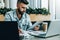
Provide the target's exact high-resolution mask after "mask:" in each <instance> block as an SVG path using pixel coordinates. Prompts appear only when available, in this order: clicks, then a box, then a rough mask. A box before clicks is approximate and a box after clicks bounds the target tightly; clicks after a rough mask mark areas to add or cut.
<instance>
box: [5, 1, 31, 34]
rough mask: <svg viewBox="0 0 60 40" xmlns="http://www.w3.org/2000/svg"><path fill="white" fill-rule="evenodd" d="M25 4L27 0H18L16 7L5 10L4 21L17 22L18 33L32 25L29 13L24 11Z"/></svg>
mask: <svg viewBox="0 0 60 40" xmlns="http://www.w3.org/2000/svg"><path fill="white" fill-rule="evenodd" d="M27 5H28V1H27V0H18V1H17V9H16V10H13V11H10V12H7V13H6V15H5V21H17V22H18V28H19V32H20V33H22V30H27V29H29V28H30V27H31V26H32V23H31V21H30V17H29V15H28V14H26V13H25V12H26V8H27ZM21 29H22V30H21Z"/></svg>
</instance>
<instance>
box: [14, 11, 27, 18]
mask: <svg viewBox="0 0 60 40" xmlns="http://www.w3.org/2000/svg"><path fill="white" fill-rule="evenodd" d="M25 14H26V13H24V14H23V16H22V18H23V19H24V18H25ZM13 16H14V18H15V19H18V17H17V14H16V10H14V12H13Z"/></svg>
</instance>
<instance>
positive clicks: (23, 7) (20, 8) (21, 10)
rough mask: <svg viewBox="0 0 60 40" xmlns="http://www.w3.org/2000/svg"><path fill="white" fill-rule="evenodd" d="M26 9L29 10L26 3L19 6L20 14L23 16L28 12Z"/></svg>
mask: <svg viewBox="0 0 60 40" xmlns="http://www.w3.org/2000/svg"><path fill="white" fill-rule="evenodd" d="M26 8H27V5H26V4H24V3H18V4H17V9H18V12H19V14H23V13H24V12H26Z"/></svg>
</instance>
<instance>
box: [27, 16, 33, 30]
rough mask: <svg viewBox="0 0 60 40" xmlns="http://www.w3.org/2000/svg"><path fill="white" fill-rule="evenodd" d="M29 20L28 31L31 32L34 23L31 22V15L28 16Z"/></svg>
mask: <svg viewBox="0 0 60 40" xmlns="http://www.w3.org/2000/svg"><path fill="white" fill-rule="evenodd" d="M27 20H28V29H27V30H30V29H32V28H31V27H32V23H31V20H30V17H29V15H28V18H27Z"/></svg>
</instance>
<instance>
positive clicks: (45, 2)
mask: <svg viewBox="0 0 60 40" xmlns="http://www.w3.org/2000/svg"><path fill="white" fill-rule="evenodd" d="M41 7H42V8H47V9H48V0H41Z"/></svg>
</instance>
